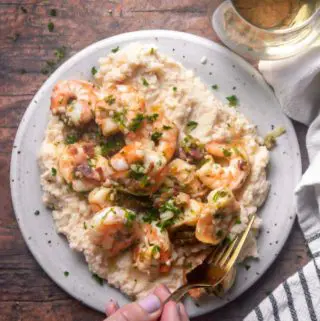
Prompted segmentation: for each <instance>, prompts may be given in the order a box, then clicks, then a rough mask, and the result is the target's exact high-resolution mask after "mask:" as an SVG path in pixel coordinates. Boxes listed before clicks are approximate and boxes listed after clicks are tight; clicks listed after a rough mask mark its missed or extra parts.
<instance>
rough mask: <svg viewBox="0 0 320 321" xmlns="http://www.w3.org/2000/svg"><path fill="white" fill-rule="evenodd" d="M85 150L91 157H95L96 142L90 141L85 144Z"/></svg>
mask: <svg viewBox="0 0 320 321" xmlns="http://www.w3.org/2000/svg"><path fill="white" fill-rule="evenodd" d="M83 150H84V152H85V153H86V154H87V155H88V156H89V157H90V158H92V157H94V144H92V143H88V144H84V145H83Z"/></svg>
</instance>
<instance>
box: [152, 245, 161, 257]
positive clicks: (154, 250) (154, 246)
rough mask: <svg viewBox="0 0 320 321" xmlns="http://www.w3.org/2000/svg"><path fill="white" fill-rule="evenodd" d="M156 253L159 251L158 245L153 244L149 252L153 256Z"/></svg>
mask: <svg viewBox="0 0 320 321" xmlns="http://www.w3.org/2000/svg"><path fill="white" fill-rule="evenodd" d="M158 253H160V246H159V245H153V247H152V250H151V254H152V256H153V257H155V256H156V255H157V254H158Z"/></svg>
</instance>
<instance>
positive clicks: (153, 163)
mask: <svg viewBox="0 0 320 321" xmlns="http://www.w3.org/2000/svg"><path fill="white" fill-rule="evenodd" d="M159 121H160V120H159ZM160 123H161V124H162V125H161V126H162V127H161V130H162V131H161V132H160V129H159V126H160ZM169 124H170V126H169ZM152 129H153V131H152ZM155 134H156V135H155ZM177 135H178V131H177V128H176V127H175V126H174V124H172V123H171V122H169V121H167V120H166V119H165V118H162V120H161V122H158V120H155V121H152V123H151V124H150V123H149V121H148V120H146V121H145V123H144V124H143V125H142V127H141V128H140V129H139V130H137V131H135V132H131V133H129V134H128V135H127V138H126V140H127V142H129V144H128V145H126V146H125V147H124V148H123V149H122V150H121V151H120V152H119V153H117V154H116V155H114V156H113V157H112V158H111V160H110V164H111V166H112V167H113V169H114V171H115V173H114V174H113V175H112V178H113V179H114V180H115V181H117V182H119V183H120V184H121V185H122V186H125V189H126V190H128V191H129V192H132V193H136V194H139V193H140V194H152V193H154V192H155V191H156V190H157V189H158V188H159V186H160V185H161V183H162V182H163V180H164V178H165V175H164V174H165V173H166V172H167V169H166V165H167V163H168V162H169V161H170V160H171V158H172V156H173V154H174V152H175V148H176V143H177Z"/></svg>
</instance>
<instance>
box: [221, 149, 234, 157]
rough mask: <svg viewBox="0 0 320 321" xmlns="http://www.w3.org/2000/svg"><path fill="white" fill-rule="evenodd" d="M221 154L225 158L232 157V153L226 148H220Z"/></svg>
mask: <svg viewBox="0 0 320 321" xmlns="http://www.w3.org/2000/svg"><path fill="white" fill-rule="evenodd" d="M222 153H223V155H224V156H225V157H230V156H231V155H232V152H231V151H230V150H229V149H226V148H222Z"/></svg>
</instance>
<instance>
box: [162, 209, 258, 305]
mask: <svg viewBox="0 0 320 321" xmlns="http://www.w3.org/2000/svg"><path fill="white" fill-rule="evenodd" d="M254 219H255V215H252V217H251V218H250V221H249V224H248V226H247V228H246V229H245V231H244V232H243V233H242V235H241V236H240V235H238V236H236V237H235V238H234V239H233V240H232V241H231V242H230V243H228V244H220V245H218V246H216V247H215V248H214V250H213V251H212V252H211V254H210V255H209V256H208V258H207V259H206V261H205V263H204V265H205V266H206V268H205V269H206V273H203V272H204V271H203V265H201V266H199V269H198V268H195V269H194V270H193V271H192V272H190V274H189V275H191V277H188V276H187V279H188V282H189V283H188V284H186V285H183V286H181V287H180V288H178V289H177V290H175V291H174V292H173V293H172V294H171V295H170V296H169V297H168V298H167V299H166V301H165V303H167V302H169V301H175V302H179V301H180V300H181V299H182V298H183V297H184V296H185V295H186V294H187V293H188V292H189V290H191V289H195V288H211V289H214V288H215V287H216V286H217V285H219V284H220V283H221V282H222V281H223V280H224V279H225V278H226V276H227V275H228V273H229V272H230V271H231V269H232V267H233V266H234V264H235V262H236V261H237V258H238V256H239V254H240V252H241V249H242V247H243V244H244V243H245V241H246V239H247V236H248V234H249V231H250V229H251V226H252V224H253V222H254ZM199 272H200V273H199ZM199 274H200V275H199ZM204 275H205V276H206V278H205V279H203V280H202V281H199V276H202V277H203V276H204ZM208 279H210V282H209V281H208Z"/></svg>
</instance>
